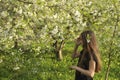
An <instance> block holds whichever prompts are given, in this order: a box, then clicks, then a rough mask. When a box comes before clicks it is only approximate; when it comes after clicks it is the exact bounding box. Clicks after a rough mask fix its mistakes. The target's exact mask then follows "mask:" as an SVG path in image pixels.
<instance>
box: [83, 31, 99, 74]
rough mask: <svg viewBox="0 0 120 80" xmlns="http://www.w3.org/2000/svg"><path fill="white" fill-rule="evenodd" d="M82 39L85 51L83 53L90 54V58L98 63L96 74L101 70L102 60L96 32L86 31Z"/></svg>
mask: <svg viewBox="0 0 120 80" xmlns="http://www.w3.org/2000/svg"><path fill="white" fill-rule="evenodd" d="M81 37H82V42H83V49H84V51H83V52H85V53H86V51H87V52H88V53H89V54H90V58H93V59H95V62H96V69H95V72H99V71H100V70H101V59H100V53H99V50H98V46H97V42H96V37H95V34H94V32H93V31H91V30H87V31H84V32H82V33H81ZM83 57H84V56H83Z"/></svg>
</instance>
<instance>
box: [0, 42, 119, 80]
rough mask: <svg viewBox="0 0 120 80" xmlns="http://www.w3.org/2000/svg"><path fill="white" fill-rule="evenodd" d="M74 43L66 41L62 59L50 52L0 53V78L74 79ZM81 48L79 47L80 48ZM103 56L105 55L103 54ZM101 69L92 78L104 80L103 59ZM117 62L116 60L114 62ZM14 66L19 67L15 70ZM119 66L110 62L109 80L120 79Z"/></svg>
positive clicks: (7, 79) (23, 79) (104, 68)
mask: <svg viewBox="0 0 120 80" xmlns="http://www.w3.org/2000/svg"><path fill="white" fill-rule="evenodd" d="M73 46H74V44H73V43H72V42H68V43H67V44H66V45H65V47H64V49H63V60H62V61H57V60H56V58H54V57H55V55H54V54H53V53H52V52H51V53H45V54H43V53H41V54H40V55H39V56H38V57H35V56H34V54H35V53H28V54H22V53H21V52H18V51H16V50H15V51H14V50H13V52H14V53H15V54H14V55H12V54H2V55H1V58H0V59H2V60H3V61H2V62H1V63H0V80H74V73H75V71H73V70H70V69H69V67H70V66H71V65H76V64H77V60H78V59H75V60H72V59H71V54H72V50H73ZM80 49H81V48H80ZM103 57H104V58H105V56H104V55H103ZM102 61H103V67H102V71H101V72H100V73H96V74H95V76H94V80H104V78H105V73H106V72H105V71H106V66H107V64H105V62H104V60H102ZM116 63H117V62H116ZM15 67H19V69H17V70H15ZM119 71H120V68H119V66H117V65H115V64H114V62H112V65H111V69H110V74H109V80H120V78H119V74H120V72H119Z"/></svg>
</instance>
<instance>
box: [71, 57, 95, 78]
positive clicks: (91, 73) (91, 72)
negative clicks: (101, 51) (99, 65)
mask: <svg viewBox="0 0 120 80" xmlns="http://www.w3.org/2000/svg"><path fill="white" fill-rule="evenodd" d="M95 64H96V63H95V61H94V60H92V59H91V60H90V61H89V70H85V69H83V68H80V67H77V66H72V67H71V68H72V69H75V70H77V71H80V72H81V73H82V74H85V75H87V76H90V77H93V76H94V74H95Z"/></svg>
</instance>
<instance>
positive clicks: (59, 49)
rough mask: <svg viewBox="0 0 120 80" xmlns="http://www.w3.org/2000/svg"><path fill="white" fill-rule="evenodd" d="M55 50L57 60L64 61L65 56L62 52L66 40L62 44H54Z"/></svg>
mask: <svg viewBox="0 0 120 80" xmlns="http://www.w3.org/2000/svg"><path fill="white" fill-rule="evenodd" d="M53 46H54V48H55V50H54V52H55V54H56V58H57V59H58V60H62V59H63V56H62V50H63V47H64V40H62V41H61V42H60V43H58V41H56V42H55V43H54V44H53Z"/></svg>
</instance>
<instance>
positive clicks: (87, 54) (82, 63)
mask: <svg viewBox="0 0 120 80" xmlns="http://www.w3.org/2000/svg"><path fill="white" fill-rule="evenodd" d="M79 45H82V47H83V49H82V51H81V52H80V53H78V52H77V49H78V47H79ZM77 57H79V60H78V64H77V66H71V67H70V68H71V69H73V70H76V73H75V80H93V76H94V74H95V72H99V71H100V70H101V60H100V55H99V51H98V47H97V43H96V38H95V34H94V33H93V31H91V30H87V31H84V32H82V33H81V35H80V36H79V37H78V38H77V39H76V40H75V48H74V53H73V55H72V58H77Z"/></svg>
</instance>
